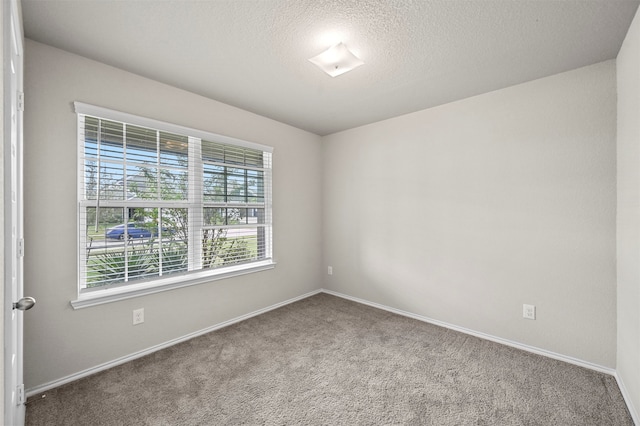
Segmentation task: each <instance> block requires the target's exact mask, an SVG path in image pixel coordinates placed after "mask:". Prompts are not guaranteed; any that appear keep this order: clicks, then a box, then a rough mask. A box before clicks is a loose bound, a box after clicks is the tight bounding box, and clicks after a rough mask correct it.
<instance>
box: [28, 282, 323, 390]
mask: <svg viewBox="0 0 640 426" xmlns="http://www.w3.org/2000/svg"><path fill="white" fill-rule="evenodd" d="M321 292H322V290H315V291H312V292H309V293H306V294H303V295H302V296H298V297H294V298H293V299H289V300H286V301H284V302H280V303H276V304H275V305H271V306H268V307H266V308H263V309H258V310H257V311H253V312H251V313H248V314H245V315H240V316H239V317H236V318H232V319H230V320H228V321H224V322H221V323H219V324H216V325H213V326H211V327H207V328H204V329H202V330H198V331H195V332H193V333H189V334H186V335H184V336H182V337H178V338H176V339H172V340H169V341H167V342H164V343H160V344H159V345H155V346H152V347H150V348H147V349H143V350H141V351H138V352H135V353H132V354H130V355H126V356H123V357H120V358H117V359H114V360H113V361H109V362H105V363H103V364H100V365H96V366H95V367H91V368H88V369H86V370H82V371H80V372H78V373H75V374H71V375H69V376H66V377H62V378H60V379H57V380H53V381H51V382H48V383H45V384H43V385H40V386H36V387H35V388H30V389H27V391H26V395H27V398H29V397H31V396H34V395H38V394H40V393H43V392H46V391H48V390H50V389H53V388H56V387H58V386H62V385H64V384H67V383H70V382H73V381H75V380H78V379H82V378H83V377H87V376H90V375H92V374H95V373H98V372H100V371H104V370H107V369H109V368H112V367H115V366H117V365H120V364H124V363H125V362H129V361H133V360H134V359H137V358H141V357H143V356H145V355H149V354H151V353H153V352H156V351H159V350H161V349H164V348H168V347H170V346H173V345H176V344H178V343H181V342H184V341H186V340H189V339H193V338H194V337H198V336H201V335H203V334H207V333H210V332H212V331H215V330H219V329H221V328H224V327H227V326H230V325H232V324H235V323H237V322H240V321H244V320H246V319H249V318H252V317H255V316H258V315H261V314H264V313H266V312H269V311H272V310H274V309H277V308H281V307H282V306H285V305H288V304H290V303H293V302H297V301H298V300H302V299H306V298H307V297H311V296H313V295H316V294H318V293H321Z"/></svg>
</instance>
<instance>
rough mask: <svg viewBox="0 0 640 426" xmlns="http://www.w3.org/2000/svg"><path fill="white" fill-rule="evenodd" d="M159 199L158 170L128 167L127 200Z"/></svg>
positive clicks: (145, 167) (144, 167) (146, 167)
mask: <svg viewBox="0 0 640 426" xmlns="http://www.w3.org/2000/svg"><path fill="white" fill-rule="evenodd" d="M136 198H140V199H157V198H158V169H157V168H155V167H148V166H127V200H133V199H136Z"/></svg>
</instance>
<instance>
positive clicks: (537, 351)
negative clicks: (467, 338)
mask: <svg viewBox="0 0 640 426" xmlns="http://www.w3.org/2000/svg"><path fill="white" fill-rule="evenodd" d="M322 292H323V293H327V294H331V295H333V296H338V297H341V298H343V299H347V300H351V301H353V302H357V303H361V304H363V305H368V306H372V307H374V308H378V309H382V310H385V311H388V312H393V313H394V314H398V315H402V316H405V317H409V318H413V319H416V320H419V321H423V322H427V323H429V324H434V325H438V326H440V327H444V328H448V329H451V330H454V331H459V332H461V333H464V334H469V335H471V336H475V337H479V338H481V339H484V340H490V341H492V342H496V343H500V344H503V345H506V346H511V347H513V348H516V349H522V350H523V351H527V352H531V353H534V354H538V355H542V356H546V357H548V358H553V359H556V360H559V361H564V362H568V363H569V364H574V365H577V366H580V367H584V368H588V369H590V370H595V371H599V372H601V373H605V374H609V375H612V376H615V373H616V370H614V369H613V368H609V367H603V366H602V365H598V364H594V363H591V362H588V361H583V360H581V359H577V358H573V357H570V356H566V355H562V354H558V353H555V352H551V351H547V350H545V349H540V348H536V347H535V346H529V345H525V344H523V343H518V342H514V341H513V340H508V339H503V338H501V337H496V336H492V335H490V334H485V333H481V332H479V331H475V330H471V329H468V328H464V327H460V326H457V325H453V324H449V323H446V322H444V321H439V320H435V319H433V318H428V317H424V316H422V315H417V314H414V313H411V312H407V311H403V310H400V309H396V308H391V307H389V306H385V305H381V304H379V303H374V302H369V301H368V300H364V299H359V298H357V297H352V296H348V295H346V294H342V293H338V292H336V291H332V290H326V289H322Z"/></svg>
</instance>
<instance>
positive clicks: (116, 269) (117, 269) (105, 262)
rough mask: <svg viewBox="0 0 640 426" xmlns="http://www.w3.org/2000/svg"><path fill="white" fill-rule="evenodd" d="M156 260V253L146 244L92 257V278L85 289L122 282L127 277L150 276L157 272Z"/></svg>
mask: <svg viewBox="0 0 640 426" xmlns="http://www.w3.org/2000/svg"><path fill="white" fill-rule="evenodd" d="M157 259H158V254H157V252H155V250H153V248H152V247H150V246H148V245H146V244H145V245H140V246H138V247H135V246H134V247H132V248H131V249H129V250H127V251H125V250H118V251H107V252H105V253H100V254H98V255H96V256H92V258H91V261H90V268H91V269H93V271H92V272H93V274H92V276H93V278H92V279H91V282H90V283H88V285H87V287H95V286H97V285H106V284H111V283H116V282H123V281H124V280H125V277H126V276H127V275H128V278H129V279H131V278H136V277H143V276H146V275H152V274H154V273H155V272H156V271H157V269H156V265H157V263H158V262H157ZM125 264H126V265H127V269H128V270H127V271H126V272H125Z"/></svg>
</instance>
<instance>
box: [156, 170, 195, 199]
mask: <svg viewBox="0 0 640 426" xmlns="http://www.w3.org/2000/svg"><path fill="white" fill-rule="evenodd" d="M188 185H189V184H188V175H187V171H186V170H185V171H178V170H166V169H160V197H161V199H162V200H186V199H187V197H188V191H187V190H188Z"/></svg>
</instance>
